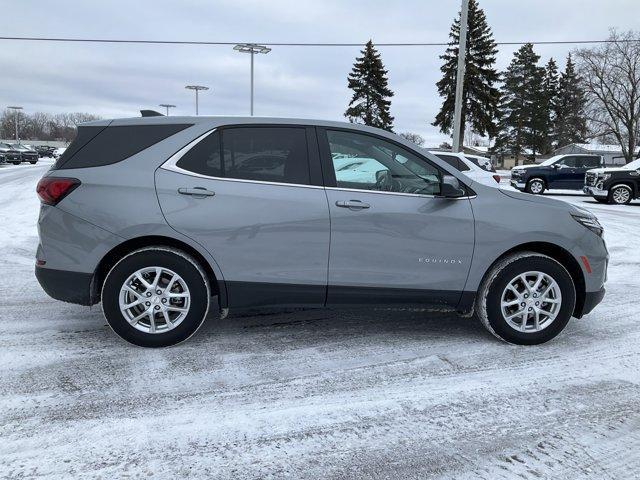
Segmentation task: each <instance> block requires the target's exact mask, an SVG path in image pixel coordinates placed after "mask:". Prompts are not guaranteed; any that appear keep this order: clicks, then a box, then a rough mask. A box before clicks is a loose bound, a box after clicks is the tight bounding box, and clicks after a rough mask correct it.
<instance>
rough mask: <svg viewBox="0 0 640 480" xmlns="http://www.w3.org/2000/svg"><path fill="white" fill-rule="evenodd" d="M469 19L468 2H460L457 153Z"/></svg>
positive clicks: (455, 117)
mask: <svg viewBox="0 0 640 480" xmlns="http://www.w3.org/2000/svg"><path fill="white" fill-rule="evenodd" d="M468 17H469V0H462V7H461V10H460V43H459V44H458V73H457V76H456V101H455V105H454V107H453V151H454V152H459V151H460V148H461V145H460V134H461V132H460V130H461V129H462V97H463V95H462V94H463V88H464V65H465V56H466V54H467V23H468V22H467V19H468Z"/></svg>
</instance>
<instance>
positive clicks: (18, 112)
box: [7, 106, 22, 143]
mask: <svg viewBox="0 0 640 480" xmlns="http://www.w3.org/2000/svg"><path fill="white" fill-rule="evenodd" d="M7 108H8V109H10V110H13V111H14V112H15V119H14V122H15V124H16V143H20V135H19V134H18V120H19V119H20V110H22V107H15V106H14V107H7Z"/></svg>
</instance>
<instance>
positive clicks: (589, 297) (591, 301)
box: [573, 286, 606, 318]
mask: <svg viewBox="0 0 640 480" xmlns="http://www.w3.org/2000/svg"><path fill="white" fill-rule="evenodd" d="M605 292H606V290H605V288H604V286H603V287H602V288H601V289H600V290H598V291H596V292H585V294H584V305H583V306H582V311H580V312H574V314H573V316H574V317H576V318H582V316H583V315H586V314H588V313H591V311H592V310H593V309H594V308H596V306H597V305H598V304H599V303H600V302H601V301H602V299H603V298H604V294H605Z"/></svg>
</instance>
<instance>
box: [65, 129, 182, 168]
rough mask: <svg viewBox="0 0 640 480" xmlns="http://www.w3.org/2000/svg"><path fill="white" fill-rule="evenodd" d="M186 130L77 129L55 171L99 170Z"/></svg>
mask: <svg viewBox="0 0 640 480" xmlns="http://www.w3.org/2000/svg"><path fill="white" fill-rule="evenodd" d="M190 126H191V125H188V124H181V125H126V126H115V127H106V128H105V127H80V128H78V136H77V137H76V139H75V140H74V141H73V143H72V144H71V145H70V146H69V148H67V150H66V151H65V152H64V154H63V155H62V156H61V157H60V158H59V159H58V162H57V163H56V168H58V169H67V168H84V167H99V166H102V165H111V164H113V163H118V162H121V161H122V160H124V159H126V158H129V157H131V156H132V155H135V154H136V153H139V152H141V151H142V150H145V149H147V148H149V147H150V146H152V145H155V144H156V143H158V142H160V141H162V140H164V139H165V138H168V137H170V136H171V135H174V134H176V133H178V132H179V131H181V130H184V129H185V128H187V127H190Z"/></svg>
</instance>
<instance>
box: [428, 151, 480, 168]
mask: <svg viewBox="0 0 640 480" xmlns="http://www.w3.org/2000/svg"><path fill="white" fill-rule="evenodd" d="M435 156H436V157H438V158H439V159H440V160H443V161H445V162H447V163H448V164H449V165H451V166H452V167H453V168H455V169H456V170H458V171H459V172H466V171H467V170H471V169H470V168H469V167H468V166H466V165H465V164H464V162H463V161H462V160H460V159H459V158H458V157H456V156H455V155H447V154H446V153H436V154H435Z"/></svg>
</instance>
